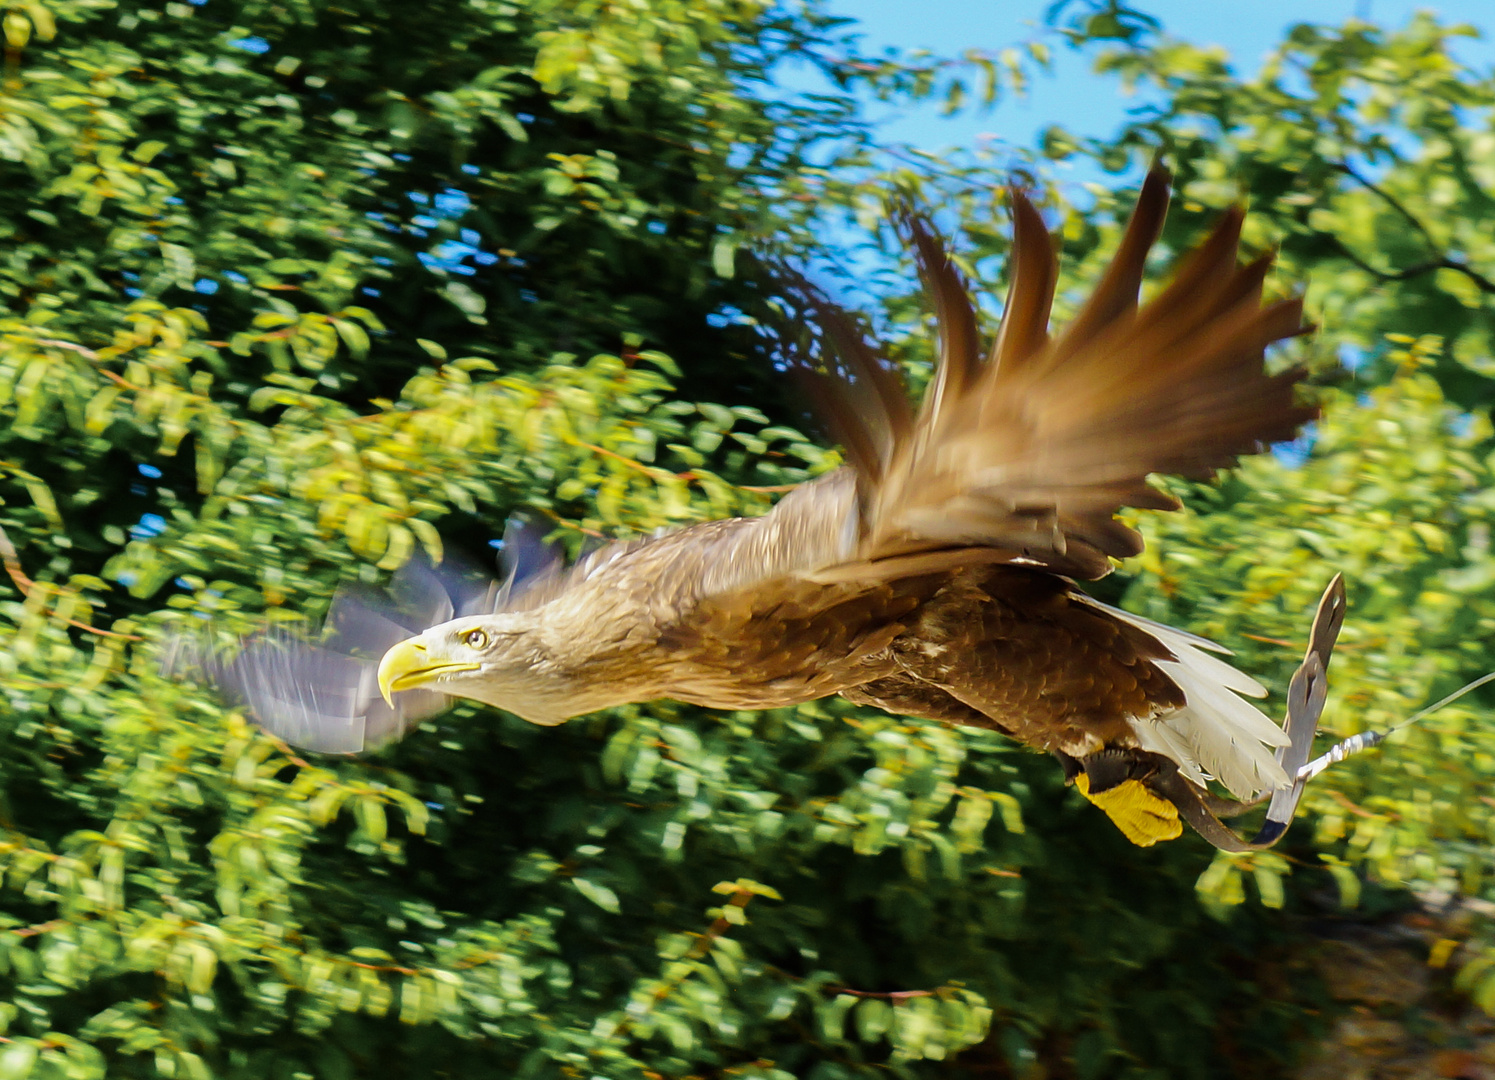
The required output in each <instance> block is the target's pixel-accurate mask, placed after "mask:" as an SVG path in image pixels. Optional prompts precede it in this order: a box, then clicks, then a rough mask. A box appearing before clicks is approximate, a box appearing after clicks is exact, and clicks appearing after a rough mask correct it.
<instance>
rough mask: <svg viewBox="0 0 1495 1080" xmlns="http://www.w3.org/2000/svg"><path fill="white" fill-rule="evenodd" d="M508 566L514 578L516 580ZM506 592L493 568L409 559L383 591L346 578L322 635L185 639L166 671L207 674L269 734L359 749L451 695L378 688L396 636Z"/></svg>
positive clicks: (175, 646)
mask: <svg viewBox="0 0 1495 1080" xmlns="http://www.w3.org/2000/svg"><path fill="white" fill-rule="evenodd" d="M515 576H516V575H515V573H514V572H513V568H512V567H511V573H510V581H511V582H512V581H513V580H514V579H515ZM505 595H506V593H505V590H503V589H501V588H500V587H499V585H498V583H497V582H496V581H494V580H493V579H492V578H491V577H490V576H486V575H483V574H482V573H481V572H478V571H475V570H474V569H473V568H472V567H470V566H467V565H464V564H462V563H461V562H460V561H459V560H457V559H454V558H448V559H447V560H446V561H445V562H444V563H443V564H442V565H441V566H440V567H433V566H431V565H430V564H429V563H427V562H426V561H425V560H424V559H421V558H415V559H411V560H410V561H409V562H407V563H406V564H405V565H404V566H402V567H401V568H400V569H399V570H397V571H396V572H395V573H394V575H393V576H392V577H391V578H390V581H389V584H388V586H387V587H386V589H385V590H383V591H380V590H376V589H371V588H368V587H365V586H359V585H344V586H342V587H340V588H339V589H338V592H337V595H336V596H334V597H333V601H332V605H331V607H329V608H328V610H327V618H326V620H325V621H324V623H323V626H322V633H321V635H320V638H319V639H318V640H315V641H313V640H311V639H310V638H307V637H303V636H299V635H296V634H293V633H288V632H286V631H284V630H275V631H269V632H266V633H262V634H258V635H255V636H254V637H251V638H249V639H248V640H246V641H244V642H242V643H241V644H240V647H239V649H238V651H237V652H236V653H233V654H231V655H230V654H226V653H224V652H222V651H217V650H213V649H211V648H208V647H205V646H200V645H198V644H197V643H194V642H189V641H187V640H186V639H181V640H178V641H176V642H173V643H172V644H171V646H170V647H169V648H168V650H167V657H166V659H165V661H164V662H163V668H164V670H165V671H166V673H167V674H171V675H180V674H191V673H196V674H199V675H202V676H205V677H206V678H207V680H208V681H210V682H211V683H213V684H214V685H215V686H216V687H217V688H218V690H219V692H220V693H222V694H223V695H224V697H225V698H226V699H228V700H230V701H232V702H234V703H235V704H237V705H240V706H242V707H243V708H244V709H245V710H246V711H247V712H248V713H249V715H250V716H251V717H252V718H253V719H254V721H255V722H256V723H258V724H259V725H260V726H261V727H263V728H264V729H265V730H266V731H268V732H270V734H272V735H274V736H276V737H277V738H280V739H284V740H285V741H286V742H288V743H290V744H291V745H293V746H298V747H301V748H303V749H306V750H312V751H316V752H318V753H324V754H357V753H362V752H364V751H367V750H373V749H377V748H378V747H380V746H383V745H385V744H386V743H390V742H393V741H395V740H397V739H399V738H401V737H403V736H404V735H405V734H406V733H407V732H408V731H409V730H410V729H411V728H412V727H414V726H415V725H417V724H419V723H420V722H421V721H422V720H425V719H427V718H428V717H431V716H434V715H436V714H437V713H440V712H443V711H445V710H446V708H447V707H448V706H449V705H450V704H451V699H450V698H449V697H447V696H446V695H444V694H437V693H432V692H430V691H427V690H407V691H404V692H402V693H400V694H398V695H397V696H396V697H395V703H394V705H393V706H390V705H388V704H387V703H386V702H385V701H384V699H383V698H382V697H381V696H380V694H379V688H378V683H377V679H376V674H377V671H378V667H379V659H380V657H382V656H383V655H384V653H385V652H386V651H387V650H388V649H389V648H390V647H391V646H393V645H395V644H397V643H399V642H401V641H404V640H405V639H406V638H408V637H412V636H413V635H415V634H419V633H420V632H422V631H423V630H427V629H429V628H430V627H432V626H438V625H440V624H441V623H444V622H448V621H450V620H451V619H453V618H456V617H458V616H461V615H478V614H485V613H488V612H492V611H494V610H497V609H498V607H499V605H500V603H501V602H502V600H503V599H504V597H505Z"/></svg>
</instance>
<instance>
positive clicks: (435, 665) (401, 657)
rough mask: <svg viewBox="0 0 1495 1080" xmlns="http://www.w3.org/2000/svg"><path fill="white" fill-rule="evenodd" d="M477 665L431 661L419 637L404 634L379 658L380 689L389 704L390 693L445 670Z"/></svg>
mask: <svg viewBox="0 0 1495 1080" xmlns="http://www.w3.org/2000/svg"><path fill="white" fill-rule="evenodd" d="M478 667H479V665H477V664H461V663H451V662H448V661H444V660H437V661H435V662H432V659H431V656H430V654H429V653H428V652H427V651H426V646H425V643H424V642H423V641H421V639H420V638H406V639H405V640H404V641H402V642H400V643H399V644H398V645H395V646H393V647H392V648H391V649H390V650H389V651H388V652H387V653H385V654H384V657H383V659H381V660H380V661H379V693H380V695H381V696H382V697H383V698H384V701H385V703H386V704H387V705H389V706H390V707H391V708H392V707H393V706H394V699H393V696H392V695H393V694H395V693H396V692H397V691H400V690H413V689H415V688H416V687H418V686H422V685H424V684H426V683H428V682H430V681H431V680H433V679H435V678H436V677H438V676H439V675H442V674H444V673H445V672H448V671H476V670H477V669H478Z"/></svg>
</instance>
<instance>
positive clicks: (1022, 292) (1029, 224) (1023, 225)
mask: <svg viewBox="0 0 1495 1080" xmlns="http://www.w3.org/2000/svg"><path fill="white" fill-rule="evenodd" d="M1012 227H1013V238H1012V284H1011V286H1010V287H1009V289H1008V292H1007V308H1006V310H1005V311H1003V313H1002V323H1001V325H1000V326H999V327H998V328H997V341H996V344H995V345H993V346H992V351H991V361H990V363H991V367H992V369H993V370H1000V371H1002V372H1004V373H1011V372H1012V371H1013V370H1014V369H1015V368H1016V367H1017V365H1019V364H1021V363H1022V362H1023V361H1025V360H1028V359H1030V358H1031V357H1032V356H1033V355H1034V354H1036V353H1037V352H1039V350H1041V349H1042V348H1043V347H1044V345H1046V344H1048V340H1049V311H1050V309H1051V308H1052V307H1053V306H1054V289H1055V287H1056V286H1057V285H1058V283H1059V253H1058V251H1056V250H1055V248H1054V241H1053V239H1052V238H1051V237H1050V236H1049V230H1048V226H1046V225H1045V224H1044V223H1043V218H1042V217H1040V216H1039V214H1038V210H1037V208H1036V207H1034V205H1033V204H1032V203H1031V202H1029V201H1028V197H1027V196H1026V195H1024V194H1023V193H1022V192H1021V191H1013V193H1012Z"/></svg>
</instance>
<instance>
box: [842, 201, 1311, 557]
mask: <svg viewBox="0 0 1495 1080" xmlns="http://www.w3.org/2000/svg"><path fill="white" fill-rule="evenodd" d="M1165 179H1166V174H1163V173H1161V172H1160V171H1155V172H1154V173H1153V174H1152V175H1151V176H1150V177H1149V178H1148V182H1147V184H1146V185H1144V191H1143V196H1142V198H1141V200H1140V205H1139V209H1138V210H1137V212H1135V213H1134V214H1133V217H1132V220H1131V223H1130V224H1129V226H1128V229H1127V233H1126V237H1125V239H1124V241H1123V243H1122V246H1121V250H1120V251H1119V253H1118V255H1117V258H1116V260H1115V261H1114V262H1113V264H1112V267H1111V269H1110V270H1108V271H1107V273H1106V275H1105V277H1104V278H1103V279H1102V282H1101V285H1100V286H1099V288H1098V290H1097V293H1096V296H1095V297H1094V298H1093V299H1092V300H1091V301H1090V303H1088V304H1087V305H1086V306H1085V307H1084V308H1083V309H1082V311H1081V315H1080V318H1079V319H1077V320H1076V322H1075V324H1074V325H1073V326H1072V327H1071V328H1070V329H1068V330H1066V331H1065V332H1064V333H1063V334H1061V335H1060V336H1059V337H1058V338H1057V339H1055V340H1052V341H1047V342H1046V343H1045V342H1044V339H1043V338H1042V337H1041V336H1040V331H1039V329H1038V327H1037V319H1038V316H1039V313H1040V312H1042V313H1046V311H1047V304H1048V295H1049V291H1050V289H1051V284H1050V276H1051V270H1050V269H1049V266H1050V265H1051V264H1050V262H1049V256H1048V255H1047V254H1043V255H1042V256H1035V257H1034V258H1032V259H1031V260H1029V261H1026V262H1024V261H1022V260H1024V259H1025V258H1026V256H1025V254H1024V253H1025V252H1027V251H1035V250H1041V248H1040V241H1039V240H1037V239H1030V238H1032V237H1033V236H1034V230H1035V229H1037V228H1041V225H1038V224H1035V221H1036V219H1037V214H1036V211H1034V210H1033V208H1032V206H1031V205H1030V204H1028V203H1027V201H1026V200H1025V199H1021V198H1020V199H1019V200H1018V201H1017V205H1016V207H1015V215H1016V220H1017V228H1018V232H1019V244H1018V249H1017V252H1016V254H1015V257H1016V258H1018V259H1019V264H1018V266H1017V271H1016V273H1015V274H1014V284H1013V291H1012V299H1011V300H1010V301H1009V304H1008V315H1007V318H1006V319H1005V320H1004V328H1003V336H1002V338H1001V340H1000V341H999V343H998V348H997V350H996V356H995V358H996V360H997V362H996V363H991V364H987V365H985V366H984V367H983V368H982V370H981V372H980V375H979V378H977V379H976V380H974V381H973V382H971V384H970V386H969V390H968V392H967V393H966V394H965V395H963V396H962V397H961V398H959V399H955V400H946V401H944V402H942V403H941V405H940V408H939V410H938V412H937V413H935V414H931V413H930V411H929V410H926V411H925V412H923V413H921V415H920V424H921V426H920V429H919V432H918V435H917V436H916V439H915V445H916V446H917V447H918V452H917V453H916V454H910V455H908V456H907V457H906V458H902V459H899V460H900V463H901V465H902V468H901V469H900V470H896V471H894V472H892V473H891V474H890V475H889V476H888V477H887V479H886V481H885V482H884V483H883V484H882V485H880V486H879V488H878V490H877V492H876V495H875V501H874V502H873V503H872V505H871V506H870V507H869V508H868V511H867V514H866V519H867V521H868V534H867V538H866V540H865V543H864V546H863V549H862V551H861V555H862V556H863V557H864V558H867V559H877V558H879V557H883V556H889V555H903V554H905V553H907V552H908V551H909V550H911V549H917V548H920V547H924V548H937V547H942V546H957V545H959V546H983V545H984V546H992V547H1007V548H1009V549H1011V550H1015V551H1016V552H1017V553H1019V554H1020V555H1021V556H1023V557H1025V558H1027V559H1029V560H1031V561H1033V562H1035V563H1037V564H1039V565H1043V566H1047V567H1049V568H1050V569H1054V570H1057V571H1060V572H1062V573H1067V574H1072V575H1075V576H1080V577H1099V576H1102V575H1104V574H1105V573H1107V572H1108V571H1109V569H1110V563H1109V559H1110V557H1118V558H1119V557H1125V556H1128V555H1133V554H1136V553H1137V551H1139V550H1140V549H1141V538H1140V537H1139V536H1138V535H1137V534H1136V533H1135V532H1134V531H1133V530H1131V529H1128V528H1126V527H1125V526H1122V525H1120V524H1119V523H1117V522H1115V521H1114V519H1113V514H1114V513H1115V512H1116V511H1117V510H1118V509H1120V508H1121V507H1123V506H1144V507H1167V506H1171V505H1172V500H1171V499H1169V498H1168V497H1167V496H1165V495H1162V494H1161V493H1159V492H1157V491H1156V490H1155V489H1153V488H1151V487H1150V486H1149V485H1148V484H1147V477H1148V475H1149V474H1151V473H1180V474H1186V475H1202V474H1206V473H1208V472H1209V471H1210V470H1212V469H1215V468H1219V467H1221V466H1225V465H1229V464H1231V463H1232V462H1233V461H1234V460H1235V459H1236V458H1237V457H1238V456H1239V455H1241V454H1244V453H1252V452H1255V451H1257V450H1259V449H1260V448H1261V447H1262V445H1263V444H1265V443H1267V442H1270V441H1273V440H1278V439H1284V438H1290V437H1291V436H1292V435H1293V433H1294V432H1295V431H1296V430H1297V428H1298V427H1299V426H1300V425H1301V424H1302V423H1303V422H1304V421H1306V420H1308V419H1309V418H1311V417H1312V416H1313V415H1314V410H1313V409H1312V408H1309V407H1304V406H1299V405H1297V404H1295V402H1294V386H1295V384H1296V382H1297V381H1298V379H1299V378H1300V377H1301V373H1300V372H1289V373H1286V374H1284V375H1280V376H1268V375H1267V374H1266V373H1265V372H1264V370H1263V366H1262V358H1263V350H1264V349H1265V347H1266V346H1267V345H1268V344H1270V343H1271V342H1273V341H1276V340H1279V339H1281V338H1283V337H1288V336H1291V335H1293V334H1296V333H1299V332H1301V303H1300V301H1298V300H1288V301H1284V302H1282V303H1279V304H1274V305H1271V306H1268V307H1265V308H1263V307H1262V306H1261V301H1260V295H1261V283H1262V279H1263V277H1264V276H1265V273H1266V270H1267V268H1268V266H1269V264H1270V260H1269V259H1260V260H1257V261H1256V262H1254V263H1251V264H1248V265H1247V266H1244V267H1242V266H1237V264H1236V249H1237V246H1238V240H1239V235H1240V222H1241V216H1240V213H1239V211H1232V212H1230V213H1228V214H1227V215H1226V216H1225V218H1224V219H1223V220H1222V221H1221V223H1220V224H1219V226H1218V227H1217V228H1216V229H1215V230H1214V232H1213V233H1212V234H1211V236H1210V237H1209V238H1208V239H1207V240H1206V241H1205V243H1204V244H1202V245H1201V246H1200V248H1199V249H1198V250H1196V251H1195V252H1194V253H1193V254H1192V255H1191V256H1190V257H1189V258H1187V259H1186V260H1185V261H1184V264H1183V266H1182V268H1181V269H1180V270H1179V272H1178V274H1177V275H1176V277H1175V280H1174V281H1173V283H1172V284H1171V285H1170V286H1169V287H1168V288H1166V289H1165V290H1164V291H1163V292H1162V293H1161V294H1159V295H1158V296H1157V297H1156V298H1155V299H1154V300H1153V301H1151V302H1150V303H1149V304H1147V305H1146V306H1145V307H1143V308H1142V309H1141V310H1138V309H1137V306H1136V292H1135V290H1136V285H1137V282H1138V281H1139V280H1140V278H1141V274H1142V268H1143V266H1144V264H1145V261H1146V256H1147V251H1148V248H1149V247H1150V245H1151V243H1152V242H1153V241H1154V240H1155V238H1156V236H1157V233H1158V228H1159V222H1160V221H1161V216H1162V214H1163V212H1164V209H1165V204H1166V190H1165V183H1164V181H1165ZM1045 241H1046V237H1045ZM1050 251H1051V248H1050ZM1015 537H1016V538H1019V539H1018V540H1017V541H1016V543H1015V541H1014V538H1015Z"/></svg>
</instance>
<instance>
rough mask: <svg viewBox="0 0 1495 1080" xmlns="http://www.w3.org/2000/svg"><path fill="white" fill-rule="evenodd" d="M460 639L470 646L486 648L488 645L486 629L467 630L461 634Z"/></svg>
mask: <svg viewBox="0 0 1495 1080" xmlns="http://www.w3.org/2000/svg"><path fill="white" fill-rule="evenodd" d="M462 641H463V642H464V643H465V644H466V645H468V646H469V647H470V648H474V649H486V648H487V647H488V632H487V631H486V630H469V631H467V633H465V634H463V635H462Z"/></svg>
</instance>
